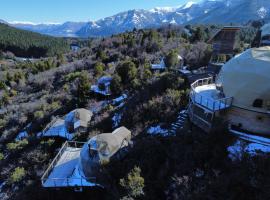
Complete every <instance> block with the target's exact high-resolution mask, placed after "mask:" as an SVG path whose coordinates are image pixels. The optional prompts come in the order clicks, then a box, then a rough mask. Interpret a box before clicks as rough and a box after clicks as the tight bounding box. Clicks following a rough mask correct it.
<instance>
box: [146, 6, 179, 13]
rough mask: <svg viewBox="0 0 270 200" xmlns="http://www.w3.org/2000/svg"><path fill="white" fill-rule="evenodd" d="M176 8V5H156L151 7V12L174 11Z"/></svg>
mask: <svg viewBox="0 0 270 200" xmlns="http://www.w3.org/2000/svg"><path fill="white" fill-rule="evenodd" d="M176 9H177V8H175V7H156V8H154V9H151V10H150V12H158V13H160V12H174V11H175V10H176Z"/></svg>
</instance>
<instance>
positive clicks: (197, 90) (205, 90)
mask: <svg viewBox="0 0 270 200" xmlns="http://www.w3.org/2000/svg"><path fill="white" fill-rule="evenodd" d="M190 99H191V101H192V102H193V103H194V104H196V105H199V106H200V107H202V108H204V109H207V110H208V111H211V112H216V111H219V110H223V109H227V108H229V107H231V105H232V101H233V97H225V96H224V95H223V94H222V92H221V91H220V90H218V89H217V85H216V84H215V83H214V82H213V78H205V79H199V80H197V81H195V82H194V83H192V84H191V92H190Z"/></svg>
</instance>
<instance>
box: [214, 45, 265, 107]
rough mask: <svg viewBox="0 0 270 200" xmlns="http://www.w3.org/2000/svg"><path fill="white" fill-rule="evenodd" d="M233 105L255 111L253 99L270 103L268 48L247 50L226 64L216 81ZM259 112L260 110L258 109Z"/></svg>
mask: <svg viewBox="0 0 270 200" xmlns="http://www.w3.org/2000/svg"><path fill="white" fill-rule="evenodd" d="M216 83H217V85H221V86H222V88H223V92H224V94H225V96H226V97H233V105H234V106H238V107H241V108H246V109H252V110H257V109H255V108H254V107H253V102H254V100H255V99H262V100H263V102H264V104H265V102H266V101H270V47H260V48H254V49H248V50H247V51H245V52H243V53H242V54H240V55H237V56H236V57H234V58H233V59H231V60H230V61H229V62H227V63H226V64H225V65H224V66H223V67H222V69H221V71H220V73H219V75H218V78H217V81H216ZM260 111H261V109H260Z"/></svg>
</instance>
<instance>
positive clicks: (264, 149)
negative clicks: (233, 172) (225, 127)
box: [227, 140, 270, 160]
mask: <svg viewBox="0 0 270 200" xmlns="http://www.w3.org/2000/svg"><path fill="white" fill-rule="evenodd" d="M227 151H228V152H229V158H230V159H231V160H240V159H241V158H242V153H243V152H245V153H248V154H249V155H251V156H256V155H258V154H261V153H270V146H266V145H262V144H258V143H249V142H245V141H242V140H237V141H236V142H235V143H234V144H233V145H232V146H229V147H228V148H227Z"/></svg>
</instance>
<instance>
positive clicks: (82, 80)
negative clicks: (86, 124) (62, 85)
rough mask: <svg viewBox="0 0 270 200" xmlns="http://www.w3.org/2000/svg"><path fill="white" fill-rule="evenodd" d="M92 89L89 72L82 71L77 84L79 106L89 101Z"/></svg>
mask: <svg viewBox="0 0 270 200" xmlns="http://www.w3.org/2000/svg"><path fill="white" fill-rule="evenodd" d="M89 90H90V80H89V77H88V73H87V72H82V73H81V75H80V76H79V80H78V86H77V100H78V104H79V106H83V105H85V104H86V103H87V99H88V96H89Z"/></svg>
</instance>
